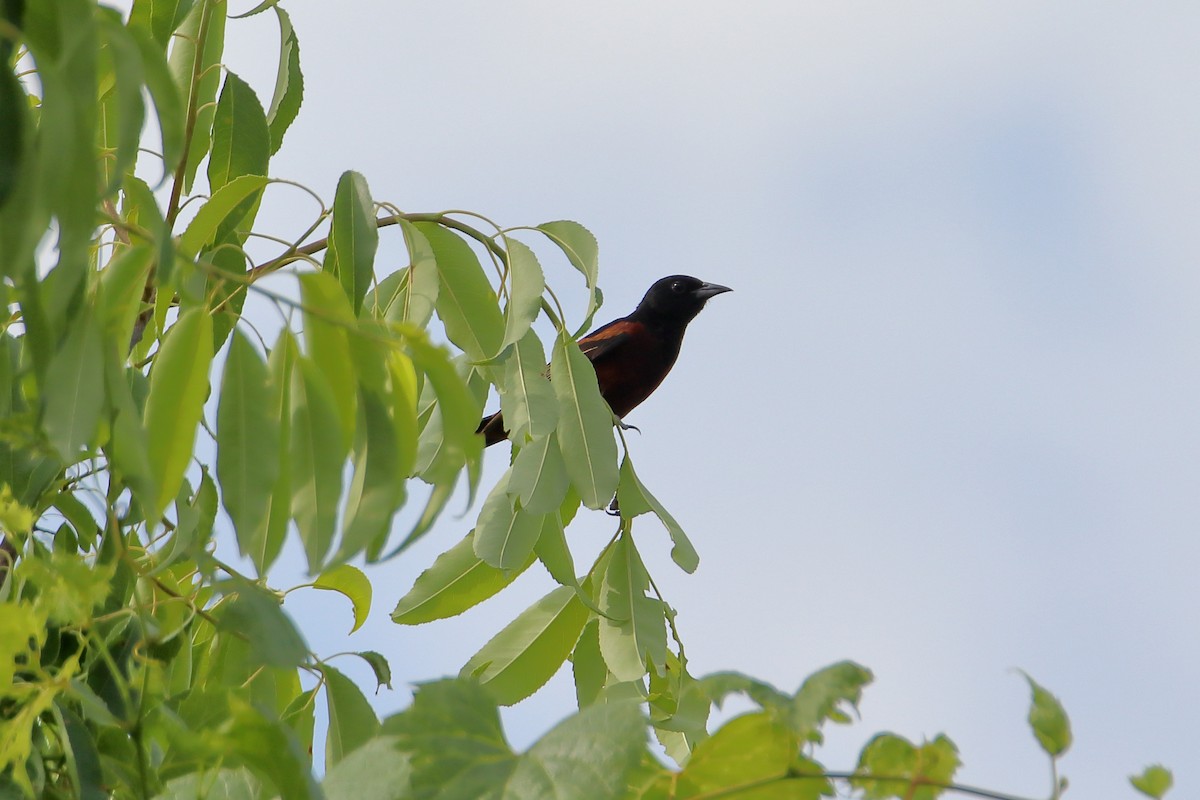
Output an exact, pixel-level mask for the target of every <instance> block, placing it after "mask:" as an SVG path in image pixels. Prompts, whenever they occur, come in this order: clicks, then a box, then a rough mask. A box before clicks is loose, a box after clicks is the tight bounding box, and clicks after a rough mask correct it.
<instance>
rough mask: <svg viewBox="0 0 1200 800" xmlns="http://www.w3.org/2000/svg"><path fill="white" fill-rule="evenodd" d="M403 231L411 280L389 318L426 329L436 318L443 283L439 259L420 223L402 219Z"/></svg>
mask: <svg viewBox="0 0 1200 800" xmlns="http://www.w3.org/2000/svg"><path fill="white" fill-rule="evenodd" d="M400 230H402V231H403V232H404V246H405V247H406V248H407V249H408V268H407V270H406V273H405V274H406V276H407V280H406V281H405V289H404V294H403V295H402V296H400V297H399V298H398V304H397V303H394V304H393V305H392V307H391V308H389V310H388V316H387V318H388V319H389V320H392V321H394V322H408V323H411V324H413V325H416V326H417V327H418V328H424V327H426V326H427V325H428V324H429V320H430V319H431V318H432V317H433V311H434V308H435V307H436V305H437V299H438V287H439V286H440V285H441V278H440V276H439V275H438V265H437V258H436V257H435V256H434V254H433V247H432V246H431V245H430V244H429V240H428V239H426V238H425V234H423V233H421V232H420V231H419V230H417V226H415V225H413V224H412V223H411V222H409V221H407V220H401V222H400Z"/></svg>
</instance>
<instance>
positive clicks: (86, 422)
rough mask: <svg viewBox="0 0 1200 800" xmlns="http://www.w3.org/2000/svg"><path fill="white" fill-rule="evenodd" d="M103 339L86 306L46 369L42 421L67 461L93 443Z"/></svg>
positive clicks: (101, 390)
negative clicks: (44, 402)
mask: <svg viewBox="0 0 1200 800" xmlns="http://www.w3.org/2000/svg"><path fill="white" fill-rule="evenodd" d="M102 342H103V339H101V337H100V331H99V330H98V327H97V325H96V321H95V318H94V316H93V313H92V310H91V308H90V307H89V308H87V309H86V310H85V313H84V315H83V316H82V317H81V318H79V319H76V320H75V321H74V322H73V323H72V325H71V327H70V329H69V330H68V334H67V339H66V341H65V342H63V345H62V348H61V349H60V350H59V351H58V352H57V353H55V355H54V359H53V360H52V361H51V362H50V368H49V370H47V372H46V382H45V389H44V396H45V398H46V406H45V414H44V416H43V424H44V425H45V427H46V433H47V435H48V436H49V437H50V444H51V445H52V446H53V447H54V449H55V450H57V451H58V454H59V455H60V456H61V457H62V459H63V460H64V461H65V462H66V463H68V464H71V463H74V461H75V460H76V456H77V455H78V453H79V450H80V448H82V447H85V446H87V445H89V444H91V443H92V440H93V439H94V437H95V435H96V425H97V424H98V423H99V422H100V414H101V412H102V411H103V410H104V354H103V351H102V349H101V348H102Z"/></svg>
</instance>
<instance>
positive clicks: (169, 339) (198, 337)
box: [146, 308, 213, 520]
mask: <svg viewBox="0 0 1200 800" xmlns="http://www.w3.org/2000/svg"><path fill="white" fill-rule="evenodd" d="M212 358H213V341H212V317H211V316H209V314H208V312H207V311H206V310H204V309H201V308H193V309H190V310H188V311H185V312H184V313H183V314H181V315H180V317H179V320H178V321H177V322H176V323H175V325H174V326H172V327H171V329H170V330H169V331H167V335H166V340H165V341H164V342H163V345H162V348H161V349H160V350H159V352H158V355H157V356H156V357H155V359H154V368H153V369H152V370H151V372H150V395H149V397H148V398H147V400H146V433H147V435H148V437H149V453H148V455H149V458H150V469H151V470H152V473H153V474H154V475H155V476H157V478H158V481H159V485H158V496H157V497H156V498H155V503H154V507H153V508H152V509H148V511H149V516H148V517H147V518H148V519H150V520H157V519H158V516H159V515H160V514H161V513H162V510H163V509H164V508H166V507H167V503H169V502H170V501H171V500H172V499H173V498H174V497H175V495H176V494H177V493H178V492H179V486H180V484H181V483H182V482H183V473H184V472H185V471H186V470H187V465H188V461H189V460H191V457H192V449H193V447H192V445H193V443H194V442H195V440H196V426H197V425H198V424H199V422H200V416H201V414H202V413H203V411H204V399H205V396H206V395H207V393H208V369H209V366H210V365H211V364H212Z"/></svg>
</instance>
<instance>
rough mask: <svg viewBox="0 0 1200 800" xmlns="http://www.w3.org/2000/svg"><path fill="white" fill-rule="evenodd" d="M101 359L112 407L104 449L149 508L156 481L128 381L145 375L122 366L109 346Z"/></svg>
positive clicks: (106, 388) (119, 475)
mask: <svg viewBox="0 0 1200 800" xmlns="http://www.w3.org/2000/svg"><path fill="white" fill-rule="evenodd" d="M104 361H105V367H104V384H105V390H106V391H107V393H108V405H109V408H110V409H111V410H112V421H111V423H110V424H111V430H112V435H110V436H109V437H108V442H107V444H105V453H106V454H107V455H108V458H109V461H110V466H112V467H113V471H114V473H115V474H116V476H117V477H118V478H119V480H121V481H122V482H123V483H125V484H126V485H127V486H129V488H130V489H131V490H132V491H133V494H134V496H135V497H136V498H137V500H138V501H139V502H140V503H141V505H142V506H143V507H144V508H149V507H151V506H152V505H153V504H154V501H155V498H156V497H157V496H158V489H157V483H158V481H157V478H156V476H155V474H154V473H153V472H152V471H151V468H150V456H149V452H150V448H149V444H148V442H147V438H146V429H145V427H144V426H143V425H142V415H141V412H140V411H139V410H138V407H137V401H136V400H134V394H133V389H132V387H131V385H130V381H131V379H132V380H136V381H139V382H144V381H145V378H144V377H143V376H142V374H141V372H139V371H137V370H133V369H126V368H125V367H124V366H123V365H122V364H121V362H120V360H119V357H118V356H117V354H116V353H115V352H113V351H111V350H110V351H109V352H108V353H107V354H106V356H105V359H104ZM135 376H136V377H135Z"/></svg>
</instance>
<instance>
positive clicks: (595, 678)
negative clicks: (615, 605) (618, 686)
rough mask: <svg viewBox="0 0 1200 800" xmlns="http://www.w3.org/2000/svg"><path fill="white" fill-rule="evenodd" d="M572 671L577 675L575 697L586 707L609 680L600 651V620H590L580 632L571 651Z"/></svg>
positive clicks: (595, 698)
mask: <svg viewBox="0 0 1200 800" xmlns="http://www.w3.org/2000/svg"><path fill="white" fill-rule="evenodd" d="M571 671H572V673H573V674H574V677H575V697H576V700H577V701H578V703H579V707H580V708H586V707H587V706H590V705H591V704H592V703H595V702H596V700H597V699H599V697H600V691H601V690H602V689H603V688H604V684H605V682H606V681H607V680H608V666H607V665H606V664H605V663H604V656H603V655H602V654H601V653H600V622H599V620H598V619H597V618H592V619H590V620H588V622H587V624H586V625H584V626H583V633H581V634H579V641H578V642H576V643H575V649H574V651H572V653H571Z"/></svg>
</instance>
